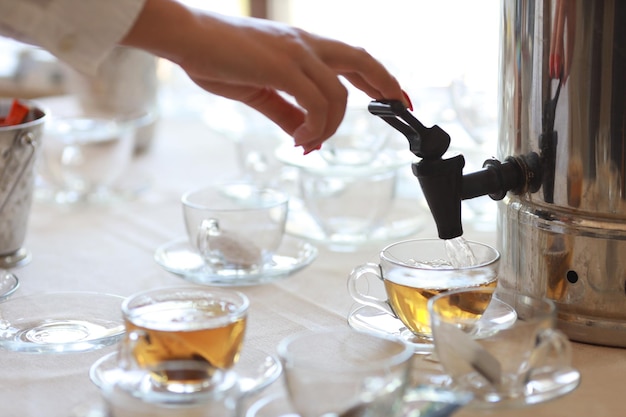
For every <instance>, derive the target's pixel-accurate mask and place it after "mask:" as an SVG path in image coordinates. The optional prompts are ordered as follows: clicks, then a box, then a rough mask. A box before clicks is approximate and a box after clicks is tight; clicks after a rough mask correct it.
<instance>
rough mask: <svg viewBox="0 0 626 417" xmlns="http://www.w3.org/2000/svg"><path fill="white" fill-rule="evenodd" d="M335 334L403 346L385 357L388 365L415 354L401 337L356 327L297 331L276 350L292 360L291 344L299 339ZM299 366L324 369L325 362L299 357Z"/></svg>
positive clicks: (286, 359)
mask: <svg viewBox="0 0 626 417" xmlns="http://www.w3.org/2000/svg"><path fill="white" fill-rule="evenodd" d="M333 334H340V335H348V334H352V335H360V336H363V337H366V338H372V339H375V340H379V341H380V340H384V341H387V342H390V343H393V344H395V345H397V346H398V347H401V348H402V349H401V350H399V351H398V352H396V353H394V354H393V355H390V356H389V357H387V358H385V359H384V360H382V362H385V364H386V366H398V365H400V364H402V363H404V362H406V361H408V360H410V358H411V357H412V356H413V354H414V349H413V347H411V346H410V345H409V344H407V343H404V342H403V341H402V340H401V339H399V338H396V337H393V336H387V335H382V334H375V333H372V332H365V331H357V330H354V329H322V330H305V331H301V332H297V333H294V334H291V335H289V336H286V337H285V338H283V339H282V340H281V341H280V342H279V343H278V345H277V346H276V351H277V352H278V356H279V357H280V359H281V360H282V361H287V362H288V361H290V360H292V358H293V354H292V353H291V352H290V350H289V346H290V345H291V344H292V343H293V342H295V341H297V340H300V339H301V338H303V337H316V336H318V337H319V336H321V335H333ZM298 367H303V368H307V369H311V368H312V369H318V370H320V369H323V364H321V363H319V362H318V361H315V360H313V359H309V358H304V359H299V360H298ZM378 367H379V365H376V364H372V365H371V366H360V367H359V371H363V372H366V371H368V370H370V369H377V368H378ZM333 370H334V371H339V370H338V369H336V368H333Z"/></svg>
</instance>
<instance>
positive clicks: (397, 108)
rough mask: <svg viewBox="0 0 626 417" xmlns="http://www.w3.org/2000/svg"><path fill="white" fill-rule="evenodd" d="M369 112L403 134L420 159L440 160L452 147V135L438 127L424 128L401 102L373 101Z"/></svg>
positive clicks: (412, 150)
mask: <svg viewBox="0 0 626 417" xmlns="http://www.w3.org/2000/svg"><path fill="white" fill-rule="evenodd" d="M368 110H369V112H370V113H372V114H373V115H375V116H379V117H380V118H381V119H383V120H384V121H385V122H387V123H388V124H389V125H390V126H391V127H393V128H394V129H396V130H397V131H399V132H400V133H402V134H403V135H404V136H405V137H406V138H407V140H408V141H409V149H410V150H411V152H413V153H414V154H415V155H416V156H418V157H420V158H423V159H428V160H434V159H439V158H441V156H442V155H443V154H444V153H446V151H447V150H448V147H449V146H450V135H448V134H447V133H446V132H445V131H444V130H443V129H441V128H440V127H439V126H437V125H434V126H433V127H426V126H424V125H423V124H422V123H421V122H420V121H419V120H417V119H416V118H415V117H414V116H413V115H412V114H411V113H410V112H409V110H408V109H407V108H406V107H405V106H404V104H403V103H402V102H401V101H397V100H388V101H384V100H380V101H372V102H370V104H369V106H368Z"/></svg>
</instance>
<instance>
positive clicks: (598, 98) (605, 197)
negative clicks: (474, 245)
mask: <svg viewBox="0 0 626 417" xmlns="http://www.w3.org/2000/svg"><path fill="white" fill-rule="evenodd" d="M501 18H502V21H501V23H502V26H501V42H502V45H501V77H502V78H501V80H500V93H501V94H500V134H499V144H498V157H499V158H503V157H505V156H506V155H522V154H527V153H528V152H531V151H533V152H537V153H541V154H542V156H547V158H544V166H543V172H544V176H543V183H542V189H541V190H539V192H536V193H532V194H531V193H527V194H522V195H512V194H511V193H509V195H507V197H506V198H505V199H504V200H502V202H500V203H499V214H498V222H499V224H498V230H499V232H498V233H499V236H498V238H499V247H500V249H501V251H502V253H503V255H502V262H501V265H502V268H503V270H502V272H501V274H500V277H501V279H502V280H503V282H504V284H506V285H507V286H510V287H514V288H518V289H520V290H523V291H526V292H532V293H534V294H536V295H546V296H548V297H549V298H551V299H553V300H555V301H556V303H557V305H558V310H559V325H560V327H561V328H562V329H563V330H564V331H565V332H566V333H567V334H568V336H569V337H570V338H572V339H574V340H578V341H583V342H589V343H594V344H603V345H611V346H621V347H626V25H625V24H624V22H626V2H623V1H613V0H607V1H603V0H593V1H588V0H556V1H555V0H537V1H532V0H503V2H502V14H501ZM561 23H562V24H561ZM560 39H563V40H562V43H561V40H560ZM561 45H562V46H563V47H562V48H561V47H560V46H561ZM557 55H558V56H557ZM559 56H560V57H559ZM559 78H560V79H561V86H560V94H558V93H557V89H558V84H559V81H558V79H559ZM555 96H558V100H555ZM550 155H551V156H550Z"/></svg>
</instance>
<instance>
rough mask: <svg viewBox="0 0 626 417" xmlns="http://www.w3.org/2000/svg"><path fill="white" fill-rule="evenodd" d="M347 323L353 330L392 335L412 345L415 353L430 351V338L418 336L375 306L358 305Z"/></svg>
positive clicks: (431, 346) (432, 348) (432, 346)
mask: <svg viewBox="0 0 626 417" xmlns="http://www.w3.org/2000/svg"><path fill="white" fill-rule="evenodd" d="M348 325H349V326H350V327H352V328H353V329H355V330H358V331H365V332H371V333H375V334H380V335H384V336H388V335H391V336H394V337H397V338H399V339H401V340H402V341H404V342H405V343H408V344H409V345H411V346H413V348H414V349H415V352H416V353H431V352H433V350H434V345H433V342H432V340H426V339H424V338H418V337H417V336H416V335H415V334H413V332H411V331H410V330H409V329H407V327H406V326H405V325H404V323H402V322H401V321H400V320H399V319H397V318H395V317H393V316H392V315H391V314H388V313H384V312H382V311H380V310H379V309H377V308H374V307H370V306H364V305H360V304H359V305H358V306H357V307H356V308H354V309H353V310H352V311H351V312H350V314H348Z"/></svg>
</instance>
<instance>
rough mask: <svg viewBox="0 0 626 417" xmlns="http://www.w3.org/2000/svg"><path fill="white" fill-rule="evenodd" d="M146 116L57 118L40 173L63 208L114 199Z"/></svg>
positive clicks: (46, 139)
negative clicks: (111, 195)
mask: <svg viewBox="0 0 626 417" xmlns="http://www.w3.org/2000/svg"><path fill="white" fill-rule="evenodd" d="M146 123H148V119H146V118H145V117H144V116H143V115H142V116H137V117H129V118H124V119H114V118H110V117H102V116H98V115H78V116H72V117H62V118H53V119H52V120H51V122H50V123H49V125H48V126H47V127H46V130H45V133H44V140H43V146H42V158H41V160H40V163H39V167H38V168H39V173H40V175H41V177H42V178H43V180H44V182H45V183H47V184H48V185H49V186H50V187H51V188H52V189H53V193H54V194H55V195H54V196H52V199H53V200H54V201H56V202H60V203H72V202H76V201H84V200H96V201H100V200H105V199H110V194H111V192H112V191H111V188H112V186H113V184H114V183H115V182H116V181H117V180H118V179H119V178H120V177H121V175H122V174H123V173H124V172H125V170H126V169H127V168H128V167H129V165H130V162H131V160H132V156H133V149H134V145H135V135H136V133H137V130H138V129H139V128H140V127H142V126H144V125H145V124H146Z"/></svg>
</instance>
